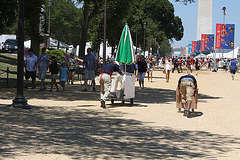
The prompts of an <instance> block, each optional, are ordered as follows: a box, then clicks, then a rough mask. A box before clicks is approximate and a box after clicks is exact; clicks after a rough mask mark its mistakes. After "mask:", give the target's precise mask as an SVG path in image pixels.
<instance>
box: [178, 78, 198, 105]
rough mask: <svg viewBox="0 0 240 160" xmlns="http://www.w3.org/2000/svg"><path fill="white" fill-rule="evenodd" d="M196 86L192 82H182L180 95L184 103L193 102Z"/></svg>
mask: <svg viewBox="0 0 240 160" xmlns="http://www.w3.org/2000/svg"><path fill="white" fill-rule="evenodd" d="M194 91H195V86H194V83H193V82H192V81H182V82H181V84H180V93H181V99H182V103H186V101H192V100H193V96H194Z"/></svg>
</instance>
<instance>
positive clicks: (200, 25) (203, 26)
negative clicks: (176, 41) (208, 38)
mask: <svg viewBox="0 0 240 160" xmlns="http://www.w3.org/2000/svg"><path fill="white" fill-rule="evenodd" d="M201 34H212V0H198V19H197V40H201Z"/></svg>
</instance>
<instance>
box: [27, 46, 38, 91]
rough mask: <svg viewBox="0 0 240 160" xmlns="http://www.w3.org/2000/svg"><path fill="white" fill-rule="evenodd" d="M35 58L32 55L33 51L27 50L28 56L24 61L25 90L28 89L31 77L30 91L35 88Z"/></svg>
mask: <svg viewBox="0 0 240 160" xmlns="http://www.w3.org/2000/svg"><path fill="white" fill-rule="evenodd" d="M37 59H38V58H37V56H36V55H34V54H33V50H32V49H29V50H28V55H27V57H26V60H25V69H26V74H25V78H26V84H25V88H28V80H29V78H30V77H31V78H32V89H34V88H35V82H36V69H37V68H36V66H35V63H36V62H37Z"/></svg>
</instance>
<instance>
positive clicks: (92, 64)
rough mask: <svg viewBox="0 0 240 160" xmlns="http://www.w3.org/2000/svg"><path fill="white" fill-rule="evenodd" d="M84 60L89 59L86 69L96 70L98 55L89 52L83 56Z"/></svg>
mask: <svg viewBox="0 0 240 160" xmlns="http://www.w3.org/2000/svg"><path fill="white" fill-rule="evenodd" d="M83 60H84V61H87V64H86V66H85V69H87V70H94V69H95V63H96V60H97V59H96V57H95V55H94V54H87V55H85V56H84V57H83Z"/></svg>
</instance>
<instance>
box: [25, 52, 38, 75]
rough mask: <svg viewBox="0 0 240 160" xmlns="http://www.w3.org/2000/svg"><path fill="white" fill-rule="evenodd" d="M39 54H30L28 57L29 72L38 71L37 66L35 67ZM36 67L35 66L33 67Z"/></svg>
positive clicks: (27, 66) (26, 62) (27, 67)
mask: <svg viewBox="0 0 240 160" xmlns="http://www.w3.org/2000/svg"><path fill="white" fill-rule="evenodd" d="M37 59H38V58H37V56H35V55H34V54H33V55H32V56H30V55H28V56H27V57H26V61H25V64H26V70H27V71H29V72H33V71H36V67H34V65H35V63H36V62H37ZM33 67H34V68H33Z"/></svg>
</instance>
